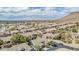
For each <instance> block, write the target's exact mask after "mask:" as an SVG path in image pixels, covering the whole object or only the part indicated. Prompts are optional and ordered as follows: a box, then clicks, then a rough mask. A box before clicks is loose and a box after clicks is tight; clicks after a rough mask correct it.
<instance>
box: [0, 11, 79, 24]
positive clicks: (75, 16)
mask: <svg viewBox="0 0 79 59" xmlns="http://www.w3.org/2000/svg"><path fill="white" fill-rule="evenodd" d="M45 21H50V22H55V23H57V24H58V23H63V22H78V21H79V12H72V13H70V14H69V15H67V16H65V17H63V18H60V19H55V20H16V21H14V20H11V21H10V20H8V21H7V20H6V21H3V20H0V22H2V23H3V22H11V23H15V22H45Z"/></svg>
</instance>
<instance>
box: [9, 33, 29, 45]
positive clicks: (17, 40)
mask: <svg viewBox="0 0 79 59" xmlns="http://www.w3.org/2000/svg"><path fill="white" fill-rule="evenodd" d="M10 40H11V42H12V43H13V44H19V43H26V42H28V41H29V37H25V36H23V35H20V34H15V35H13V36H12V37H11V39H10Z"/></svg>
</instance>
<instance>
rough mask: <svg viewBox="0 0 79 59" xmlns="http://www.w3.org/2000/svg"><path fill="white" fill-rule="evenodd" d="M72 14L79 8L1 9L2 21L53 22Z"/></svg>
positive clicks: (78, 10) (0, 16)
mask: <svg viewBox="0 0 79 59" xmlns="http://www.w3.org/2000/svg"><path fill="white" fill-rule="evenodd" d="M71 12H79V7H71V8H70V7H68V8H67V7H0V20H53V19H58V18H61V17H64V16H66V15H68V14H70V13H71Z"/></svg>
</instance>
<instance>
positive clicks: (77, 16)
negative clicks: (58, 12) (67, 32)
mask: <svg viewBox="0 0 79 59" xmlns="http://www.w3.org/2000/svg"><path fill="white" fill-rule="evenodd" d="M78 21H79V12H72V13H70V14H69V15H67V16H65V17H63V18H61V19H57V20H55V22H56V23H62V22H78Z"/></svg>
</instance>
